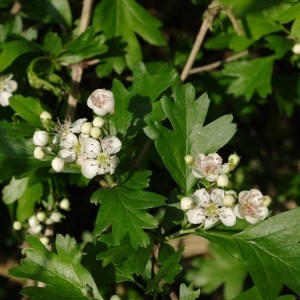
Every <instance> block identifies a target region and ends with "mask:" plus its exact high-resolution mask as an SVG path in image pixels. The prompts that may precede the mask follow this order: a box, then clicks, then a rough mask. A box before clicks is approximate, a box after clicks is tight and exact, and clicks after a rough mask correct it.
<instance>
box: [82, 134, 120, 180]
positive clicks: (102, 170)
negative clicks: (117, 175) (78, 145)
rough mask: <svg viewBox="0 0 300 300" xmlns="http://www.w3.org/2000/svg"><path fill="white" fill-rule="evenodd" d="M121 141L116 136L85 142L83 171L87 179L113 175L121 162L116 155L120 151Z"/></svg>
mask: <svg viewBox="0 0 300 300" xmlns="http://www.w3.org/2000/svg"><path fill="white" fill-rule="evenodd" d="M121 146H122V143H121V141H120V140H119V139H118V138H117V137H115V136H106V137H104V138H103V139H102V140H96V139H94V138H87V139H85V140H84V141H83V144H82V150H83V151H82V152H83V159H82V162H81V171H82V173H83V175H84V176H85V177H87V178H93V177H95V176H96V175H103V174H107V173H110V174H113V173H114V172H115V169H116V166H117V164H118V162H119V159H118V157H116V155H115V154H116V153H117V152H119V151H120V149H121Z"/></svg>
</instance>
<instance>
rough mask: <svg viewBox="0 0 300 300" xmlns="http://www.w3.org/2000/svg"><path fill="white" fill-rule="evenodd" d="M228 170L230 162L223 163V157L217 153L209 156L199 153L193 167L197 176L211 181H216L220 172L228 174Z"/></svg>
mask: <svg viewBox="0 0 300 300" xmlns="http://www.w3.org/2000/svg"><path fill="white" fill-rule="evenodd" d="M228 171H229V164H228V163H227V164H222V157H221V156H220V155H219V154H217V153H211V154H208V155H207V156H205V155H204V154H203V153H200V154H198V155H197V156H196V158H195V162H194V166H193V168H192V172H193V175H194V176H195V177H196V178H205V179H206V180H207V181H210V182H213V181H216V180H217V178H218V176H219V175H220V174H226V173H227V172H228Z"/></svg>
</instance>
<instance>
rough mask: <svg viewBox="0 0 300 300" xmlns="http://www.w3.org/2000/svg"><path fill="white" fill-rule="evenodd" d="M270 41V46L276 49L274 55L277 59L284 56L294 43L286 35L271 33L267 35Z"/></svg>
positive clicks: (267, 39)
mask: <svg viewBox="0 0 300 300" xmlns="http://www.w3.org/2000/svg"><path fill="white" fill-rule="evenodd" d="M265 40H266V41H267V42H268V47H270V48H271V49H272V50H274V51H275V55H274V57H275V58H276V59H280V58H282V57H283V56H284V55H285V54H286V53H287V52H288V51H290V50H291V48H292V43H291V41H290V40H288V39H287V38H286V37H284V36H280V35H269V36H266V37H265Z"/></svg>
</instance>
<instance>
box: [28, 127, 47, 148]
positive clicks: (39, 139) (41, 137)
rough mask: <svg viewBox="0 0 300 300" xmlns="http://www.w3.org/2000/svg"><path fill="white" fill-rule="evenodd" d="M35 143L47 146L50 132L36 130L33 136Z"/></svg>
mask: <svg viewBox="0 0 300 300" xmlns="http://www.w3.org/2000/svg"><path fill="white" fill-rule="evenodd" d="M32 141H33V144H34V145H35V146H40V147H42V146H45V145H47V144H48V141H49V134H48V132H47V131H43V130H36V131H35V133H34V134H33V137H32Z"/></svg>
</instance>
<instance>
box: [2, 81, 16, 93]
mask: <svg viewBox="0 0 300 300" xmlns="http://www.w3.org/2000/svg"><path fill="white" fill-rule="evenodd" d="M17 88H18V84H17V82H16V81H15V80H7V81H6V82H4V89H5V90H6V91H7V92H9V93H12V92H14V91H15V90H16V89H17Z"/></svg>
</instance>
